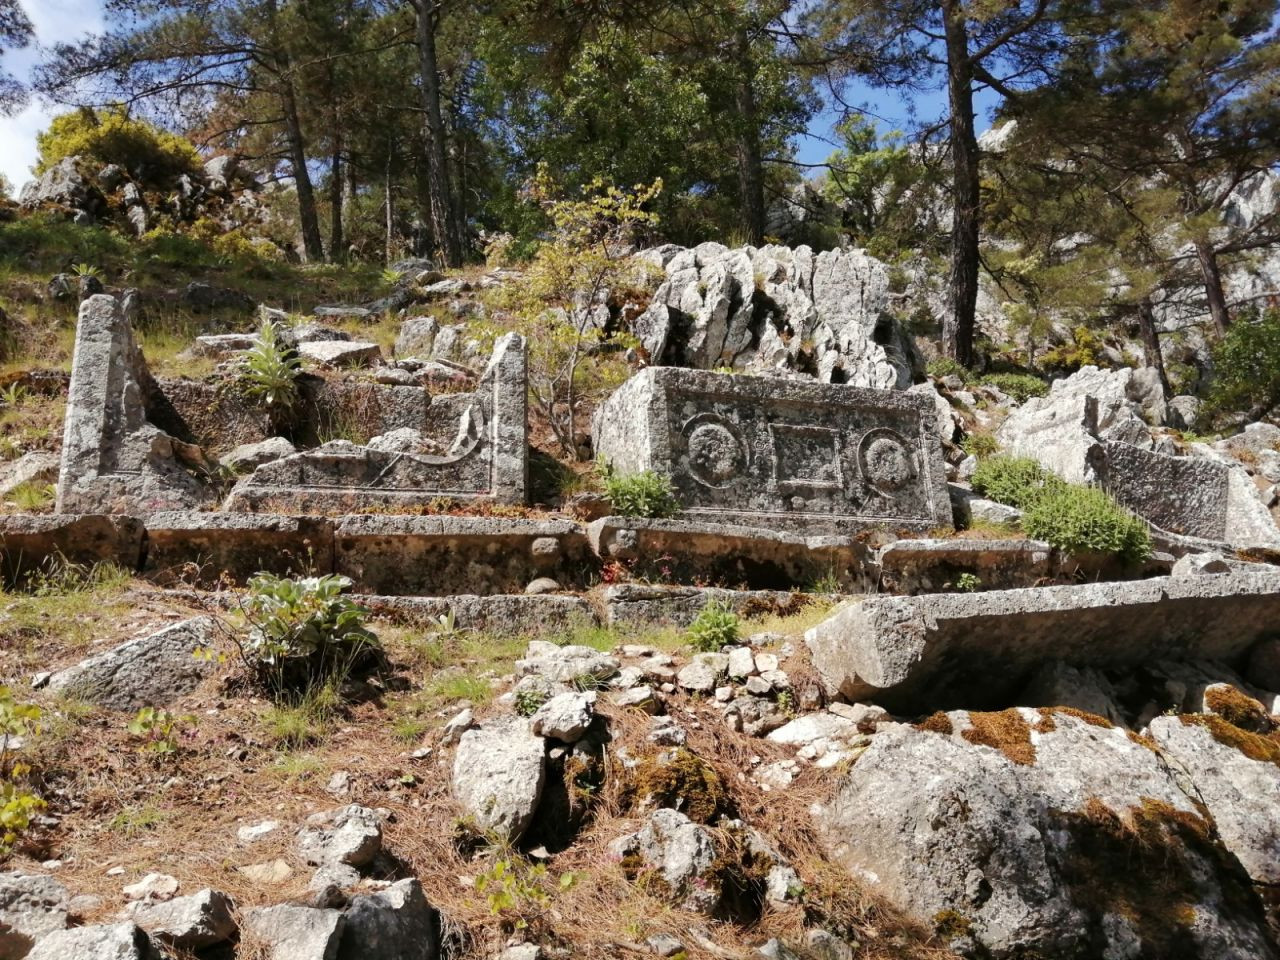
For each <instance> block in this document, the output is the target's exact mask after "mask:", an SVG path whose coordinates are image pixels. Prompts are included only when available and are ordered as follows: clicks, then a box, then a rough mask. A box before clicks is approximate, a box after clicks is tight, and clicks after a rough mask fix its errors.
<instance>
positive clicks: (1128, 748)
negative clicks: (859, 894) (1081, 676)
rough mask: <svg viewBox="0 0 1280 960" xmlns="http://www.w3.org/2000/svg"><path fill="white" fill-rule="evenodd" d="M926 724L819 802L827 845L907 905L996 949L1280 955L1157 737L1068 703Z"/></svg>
mask: <svg viewBox="0 0 1280 960" xmlns="http://www.w3.org/2000/svg"><path fill="white" fill-rule="evenodd" d="M924 726H925V728H926V729H916V728H913V727H909V726H905V725H896V726H893V727H890V728H888V729H882V730H881V731H880V732H878V733H877V734H876V735H875V737H874V738H873V739H872V742H871V745H870V747H869V748H868V749H867V750H866V752H865V753H863V754H862V756H861V757H860V758H859V759H858V762H857V763H856V764H855V765H854V766H853V767H852V768H851V770H850V771H849V773H848V774H847V775H846V777H845V779H844V782H843V784H842V785H841V787H840V789H839V792H838V793H837V795H836V796H835V798H834V799H833V800H832V801H831V802H830V803H829V804H828V805H827V806H825V807H824V808H822V809H821V810H820V812H819V814H818V822H819V824H820V826H821V829H822V830H823V832H824V836H825V838H826V842H827V845H828V848H829V852H830V854H831V856H832V857H833V858H834V859H836V860H837V861H838V862H839V863H840V864H842V865H843V866H844V867H845V868H846V869H847V870H848V871H849V872H850V874H851V875H852V876H854V877H855V878H857V879H858V880H859V881H860V882H862V883H864V884H867V885H868V886H869V888H870V889H871V890H872V891H874V892H875V893H877V894H879V895H881V896H884V897H886V898H887V899H888V900H889V901H890V902H891V903H892V904H894V905H895V906H897V907H898V908H900V909H902V910H903V911H905V912H906V913H907V914H908V915H909V916H911V917H913V918H914V919H916V920H918V921H920V922H921V923H924V924H927V925H942V924H944V923H945V924H946V925H947V926H949V927H954V926H955V925H956V924H961V925H963V926H964V927H965V928H966V929H967V930H968V932H969V936H970V938H971V939H972V941H973V942H974V944H975V945H976V950H977V952H979V953H980V954H981V955H984V956H989V957H992V958H996V960H1005V958H1008V960H1012V958H1014V957H1024V956H1028V955H1031V954H1035V955H1040V956H1052V957H1055V958H1063V960H1086V958H1097V957H1139V956H1151V957H1156V956H1171V955H1174V954H1175V953H1177V954H1179V955H1182V956H1187V957H1197V958H1205V960H1209V958H1215V960H1245V958H1252V960H1262V958H1267V960H1272V958H1275V957H1276V956H1277V951H1276V948H1275V946H1274V944H1273V943H1272V941H1271V940H1270V938H1269V936H1268V934H1267V930H1266V921H1265V918H1264V915H1263V911H1262V907H1261V904H1260V903H1259V901H1258V899H1257V897H1256V896H1255V895H1254V894H1253V891H1252V890H1251V889H1250V885H1249V880H1248V877H1247V876H1246V875H1245V874H1244V872H1243V871H1242V870H1241V869H1240V868H1239V867H1238V866H1236V865H1235V864H1234V863H1233V861H1232V860H1231V858H1230V857H1229V856H1227V855H1226V851H1225V850H1224V849H1223V847H1222V846H1221V845H1220V842H1219V841H1218V840H1217V839H1216V837H1215V835H1214V831H1213V827H1212V824H1211V823H1210V822H1209V821H1208V820H1206V819H1205V818H1204V816H1203V814H1202V813H1201V811H1200V809H1199V808H1198V807H1197V805H1196V802H1195V800H1194V799H1193V798H1192V797H1189V796H1188V795H1187V794H1185V793H1184V792H1183V791H1182V789H1180V788H1179V785H1178V783H1177V780H1176V779H1175V777H1174V775H1173V774H1172V773H1171V772H1170V769H1169V767H1168V765H1167V764H1166V763H1165V762H1164V761H1163V760H1162V758H1161V757H1160V755H1159V754H1158V753H1157V752H1155V751H1153V750H1151V749H1149V748H1148V747H1147V746H1145V745H1143V744H1142V743H1140V742H1137V741H1135V740H1133V739H1131V738H1130V737H1129V736H1128V735H1127V734H1126V733H1125V732H1124V731H1122V730H1119V729H1115V728H1109V727H1104V726H1100V725H1098V724H1097V723H1096V722H1088V721H1086V720H1085V719H1082V718H1079V717H1077V716H1073V715H1069V714H1066V713H1061V712H1057V713H1054V712H1049V711H1045V712H1041V711H1035V710H1030V709H1021V710H1018V709H1012V710H1007V711H1003V712H1002V713H998V714H969V713H966V712H964V711H956V712H953V713H949V714H938V715H935V716H934V717H932V718H931V719H930V720H929V722H928V723H927V724H925V725H924ZM904 783H910V784H913V785H914V786H913V788H912V789H911V790H904V789H902V785H903V784H904ZM1152 876H1159V877H1160V878H1161V882H1160V884H1159V885H1154V884H1152V883H1150V878H1151V877H1152Z"/></svg>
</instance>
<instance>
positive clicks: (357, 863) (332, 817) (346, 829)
mask: <svg viewBox="0 0 1280 960" xmlns="http://www.w3.org/2000/svg"><path fill="white" fill-rule="evenodd" d="M297 847H298V854H299V855H300V856H301V857H302V859H303V860H304V861H306V862H307V863H309V864H312V865H313V866H326V865H329V864H346V865H347V866H351V867H364V866H368V865H369V864H370V863H372V862H373V858H374V857H376V856H377V855H378V851H380V850H381V849H382V819H381V818H380V817H379V816H378V814H377V813H375V812H374V811H373V810H370V809H369V808H368V807H362V806H360V805H359V804H351V805H350V806H346V807H339V808H338V809H336V810H329V811H327V812H324V813H317V814H313V815H312V816H310V817H308V818H307V824H306V826H304V827H303V828H302V829H300V830H299V831H298V837H297Z"/></svg>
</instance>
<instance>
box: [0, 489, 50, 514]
mask: <svg viewBox="0 0 1280 960" xmlns="http://www.w3.org/2000/svg"><path fill="white" fill-rule="evenodd" d="M57 493H58V488H57V487H55V486H54V485H53V484H52V483H20V484H18V485H17V486H16V487H14V488H13V490H11V491H10V492H9V502H10V503H11V504H13V505H14V506H15V507H17V508H18V509H19V510H21V511H22V512H23V513H38V512H40V511H41V510H45V509H47V508H48V507H49V506H51V505H52V504H53V501H54V499H55V497H56V496H57Z"/></svg>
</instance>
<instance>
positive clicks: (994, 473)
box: [973, 457, 1067, 510]
mask: <svg viewBox="0 0 1280 960" xmlns="http://www.w3.org/2000/svg"><path fill="white" fill-rule="evenodd" d="M1066 485H1067V484H1066V481H1064V480H1062V479H1061V478H1059V477H1056V476H1054V475H1053V474H1052V473H1050V472H1049V471H1048V470H1046V469H1045V468H1044V467H1042V466H1040V464H1039V463H1038V462H1037V461H1035V460H1032V459H1031V458H1030V457H990V458H988V459H986V460H983V461H981V462H980V463H979V464H978V468H977V469H976V470H975V471H974V473H973V489H974V490H976V491H978V492H979V493H981V494H982V495H983V496H985V497H987V498H989V499H991V500H995V501H996V502H997V503H1007V504H1008V505H1009V506H1011V507H1017V508H1018V509H1020V510H1025V509H1027V508H1028V507H1029V506H1031V504H1033V503H1035V502H1036V501H1038V500H1039V499H1040V498H1041V497H1043V496H1045V495H1046V494H1048V493H1053V492H1056V491H1057V490H1060V489H1062V488H1064V487H1066Z"/></svg>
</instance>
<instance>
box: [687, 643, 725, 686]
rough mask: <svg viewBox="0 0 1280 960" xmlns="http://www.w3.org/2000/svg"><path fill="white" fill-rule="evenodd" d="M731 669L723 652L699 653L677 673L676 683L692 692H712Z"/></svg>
mask: <svg viewBox="0 0 1280 960" xmlns="http://www.w3.org/2000/svg"><path fill="white" fill-rule="evenodd" d="M728 669H729V658H728V657H727V656H726V655H725V654H723V653H699V654H695V655H694V658H693V660H691V661H690V662H689V664H688V665H687V666H685V667H684V668H682V669H681V670H680V672H679V673H677V674H676V683H678V684H679V685H680V687H681V688H682V689H684V690H688V691H689V692H690V693H710V692H711V691H712V690H714V689H715V688H716V686H717V684H718V683H719V682H720V678H721V677H723V676H724V675H725V672H726V671H727V670H728Z"/></svg>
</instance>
